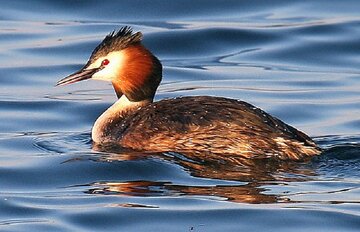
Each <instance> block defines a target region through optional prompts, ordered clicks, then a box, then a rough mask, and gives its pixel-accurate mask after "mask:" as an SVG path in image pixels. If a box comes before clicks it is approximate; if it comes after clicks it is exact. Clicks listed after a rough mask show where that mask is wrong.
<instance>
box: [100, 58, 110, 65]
mask: <svg viewBox="0 0 360 232" xmlns="http://www.w3.org/2000/svg"><path fill="white" fill-rule="evenodd" d="M109 63H110V61H109V60H108V59H105V60H103V61H102V62H101V65H108V64H109Z"/></svg>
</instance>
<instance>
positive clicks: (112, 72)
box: [92, 64, 117, 81]
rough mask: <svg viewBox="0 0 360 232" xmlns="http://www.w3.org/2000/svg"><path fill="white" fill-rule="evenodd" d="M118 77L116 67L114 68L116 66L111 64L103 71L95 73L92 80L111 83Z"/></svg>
mask: <svg viewBox="0 0 360 232" xmlns="http://www.w3.org/2000/svg"><path fill="white" fill-rule="evenodd" d="M116 76H117V72H116V67H114V65H111V64H109V65H107V66H106V67H105V68H104V69H102V70H101V71H99V72H97V73H95V74H94V75H93V76H92V79H94V80H101V81H111V80H112V79H113V78H116Z"/></svg>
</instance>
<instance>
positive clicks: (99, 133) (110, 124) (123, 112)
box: [92, 95, 152, 143]
mask: <svg viewBox="0 0 360 232" xmlns="http://www.w3.org/2000/svg"><path fill="white" fill-rule="evenodd" d="M151 102H152V99H146V100H142V101H138V102H132V101H130V100H129V99H128V98H127V97H126V96H125V95H122V96H121V97H120V99H119V100H117V101H116V102H115V103H114V104H113V105H112V106H110V107H109V108H108V109H107V110H106V111H105V112H104V113H102V115H101V116H100V117H99V118H98V119H97V120H96V122H95V124H94V126H93V128H92V139H93V141H94V142H95V143H106V142H110V141H111V136H112V133H114V132H115V131H116V128H117V127H118V124H119V123H120V124H121V121H122V120H123V119H124V117H126V116H127V115H129V114H131V112H134V111H136V110H137V109H139V108H140V107H143V106H146V105H148V104H150V103H151ZM114 136H119V135H118V134H115V135H114Z"/></svg>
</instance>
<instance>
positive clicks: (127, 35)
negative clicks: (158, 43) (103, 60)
mask: <svg viewBox="0 0 360 232" xmlns="http://www.w3.org/2000/svg"><path fill="white" fill-rule="evenodd" d="M141 39H142V33H141V32H136V33H133V30H132V28H131V27H128V26H125V27H122V28H120V29H119V30H118V31H116V30H115V31H113V32H111V33H110V34H108V35H107V36H106V37H105V38H104V40H103V41H102V42H101V43H100V44H99V45H98V46H97V47H96V48H95V49H94V51H93V52H92V54H91V57H90V61H94V60H96V59H98V58H99V57H102V56H106V55H107V54H108V53H110V52H113V51H120V50H122V49H124V48H126V47H128V46H130V45H133V44H136V43H140V42H141Z"/></svg>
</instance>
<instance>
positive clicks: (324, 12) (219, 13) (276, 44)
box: [0, 0, 360, 232]
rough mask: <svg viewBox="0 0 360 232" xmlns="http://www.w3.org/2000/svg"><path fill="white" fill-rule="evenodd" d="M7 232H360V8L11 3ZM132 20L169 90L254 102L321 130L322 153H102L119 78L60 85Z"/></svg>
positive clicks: (3, 129)
mask: <svg viewBox="0 0 360 232" xmlns="http://www.w3.org/2000/svg"><path fill="white" fill-rule="evenodd" d="M0 13H1V14H0V231H185V232H187V231H191V232H193V231H196V232H199V231H316V232H318V231H359V230H360V146H359V145H360V132H359V131H360V120H359V115H360V110H359V109H360V69H359V68H360V3H359V1H357V0H352V1H326V0H323V1H322V0H319V1H304V0H301V1H300V0H295V1H239V0H234V1H203V0H197V1H193V0H187V1H179V0H178V1H160V0H158V1H154V0H153V1H147V0H143V1H140V0H137V1H134V0H128V1H107V0H103V1H45V0H37V1H25V0H24V1H3V2H1V9H0ZM125 25H130V26H132V27H133V28H134V30H136V31H142V32H143V33H144V44H145V45H146V46H147V47H148V48H149V49H150V50H152V51H153V53H154V54H156V55H157V56H158V57H159V59H160V60H161V61H162V63H163V65H164V78H163V82H162V85H161V86H160V88H159V91H158V94H157V96H156V99H157V100H160V99H163V98H169V97H176V96H185V95H213V96H224V97H230V98H235V99H241V100H245V101H247V102H250V103H252V104H254V105H256V106H259V107H261V108H262V109H264V110H266V111H267V112H269V113H271V114H272V115H274V116H277V117H279V118H280V119H282V120H283V121H285V122H287V123H289V124H291V125H293V126H295V127H297V128H299V129H300V130H302V131H304V132H306V133H307V134H309V135H310V136H312V137H313V138H314V139H315V141H317V142H318V143H319V144H320V146H322V147H323V148H324V149H326V151H325V152H324V154H323V155H322V156H321V157H319V158H316V159H314V160H312V161H310V162H303V163H275V162H267V163H259V164H254V165H243V166H241V165H231V164H226V165H225V164H222V163H221V162H204V163H199V162H194V161H193V160H191V159H188V158H187V157H184V156H182V155H181V154H174V153H169V154H161V155H160V154H159V155H156V154H154V155H144V154H141V153H140V154H139V153H137V154H136V153H130V152H129V153H119V152H109V151H107V152H105V151H104V152H101V151H96V150H93V149H92V144H91V137H90V131H91V127H92V125H93V123H94V121H95V119H96V118H97V117H98V116H99V114H101V112H103V111H104V110H105V109H106V108H107V107H109V106H110V105H111V104H112V103H113V102H114V101H115V100H116V97H115V94H114V91H113V90H112V87H111V85H110V84H109V83H104V82H96V81H87V82H83V83H81V84H74V85H70V86H66V87H57V88H55V87H54V85H55V83H56V81H58V80H59V79H61V78H62V77H64V76H66V75H68V74H70V73H72V72H74V71H76V70H77V69H79V68H80V67H82V65H83V64H84V63H85V62H86V60H87V59H88V57H89V55H90V53H91V51H92V50H93V48H94V47H95V46H96V45H97V44H98V43H99V41H101V40H102V38H103V37H104V36H105V35H106V34H107V33H109V32H110V31H112V30H114V29H118V28H119V27H121V26H125Z"/></svg>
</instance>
